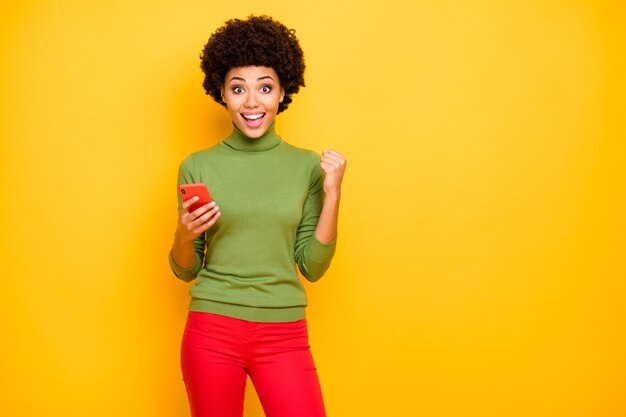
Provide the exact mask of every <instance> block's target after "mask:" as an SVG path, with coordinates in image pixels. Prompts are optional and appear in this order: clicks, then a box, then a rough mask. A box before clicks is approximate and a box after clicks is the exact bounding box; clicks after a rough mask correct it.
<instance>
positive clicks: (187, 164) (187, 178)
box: [169, 157, 205, 282]
mask: <svg viewBox="0 0 626 417" xmlns="http://www.w3.org/2000/svg"><path fill="white" fill-rule="evenodd" d="M192 162H193V161H192V160H191V157H189V158H187V159H185V160H184V161H183V162H182V163H181V164H180V168H179V169H178V184H193V183H195V182H196V181H195V180H194V176H193V173H192V170H191V167H192V166H193V165H192ZM177 195H178V193H177ZM182 203H183V201H182V199H181V198H180V196H178V210H179V211H180V206H181V205H182ZM193 245H194V247H195V251H196V260H195V262H194V264H193V266H191V267H190V268H182V267H180V266H179V265H178V264H176V262H175V261H174V258H173V257H172V251H171V250H170V253H169V263H170V268H171V269H172V272H174V275H176V276H177V277H178V278H180V279H182V280H183V281H186V282H189V281H191V280H193V279H194V278H195V277H196V276H197V275H198V272H200V268H202V263H203V262H204V249H205V237H204V233H203V234H201V235H200V236H198V237H197V238H195V239H194V241H193Z"/></svg>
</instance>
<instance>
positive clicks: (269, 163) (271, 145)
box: [169, 123, 335, 322]
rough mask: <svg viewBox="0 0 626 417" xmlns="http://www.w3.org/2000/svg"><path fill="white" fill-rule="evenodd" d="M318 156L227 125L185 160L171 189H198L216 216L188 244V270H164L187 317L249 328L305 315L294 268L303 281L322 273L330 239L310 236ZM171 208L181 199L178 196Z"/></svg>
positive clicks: (317, 194) (320, 194) (319, 179)
mask: <svg viewBox="0 0 626 417" xmlns="http://www.w3.org/2000/svg"><path fill="white" fill-rule="evenodd" d="M319 164H320V157H319V156H318V155H316V154H315V153H313V152H312V151H308V150H304V149H300V148H296V147H295V146H293V145H290V144H288V143H287V142H285V141H283V140H282V139H281V138H280V136H278V135H277V134H276V133H275V132H274V123H272V126H271V127H270V128H269V129H268V131H267V132H266V133H265V134H264V135H263V136H261V137H260V138H257V139H251V138H248V137H247V136H245V135H244V134H243V133H242V132H241V131H240V130H239V129H238V128H237V127H236V126H235V125H233V132H232V133H231V134H230V135H229V136H228V137H227V138H226V139H224V140H223V141H222V142H220V143H218V144H216V145H214V146H212V147H210V148H208V149H205V150H202V151H199V152H196V153H194V154H191V155H190V156H188V157H187V158H186V159H185V160H184V161H183V162H182V163H181V165H180V169H179V175H178V183H179V184H189V183H205V184H206V185H207V188H208V189H209V192H210V193H211V197H213V200H214V201H215V202H216V203H217V205H218V206H219V207H220V211H221V213H222V215H221V216H220V218H219V219H218V221H217V222H216V223H215V224H214V225H213V226H212V227H211V228H210V229H209V230H207V231H206V232H205V233H204V234H202V235H200V237H198V238H196V240H195V241H194V244H195V249H196V261H195V264H194V265H193V266H192V267H191V268H188V269H185V268H181V267H179V266H178V265H177V264H176V263H175V262H174V260H173V258H172V255H171V253H170V256H169V260H170V266H171V268H172V271H173V272H174V274H176V276H177V277H178V278H180V279H182V280H184V281H191V280H192V279H193V278H194V277H197V280H196V283H195V284H194V285H193V286H192V287H191V288H190V289H189V293H190V295H191V302H190V305H189V309H190V310H191V311H204V312H208V313H214V314H220V315H224V316H230V317H235V318H239V319H243V320H248V321H257V322H287V321H295V320H301V319H303V318H304V317H305V312H304V308H305V306H306V305H307V298H306V293H305V290H304V287H303V285H302V283H301V282H300V279H299V278H298V275H297V273H296V263H297V265H298V268H299V269H300V271H301V272H302V275H303V276H304V277H305V278H306V279H308V280H309V281H312V282H314V281H317V280H318V279H319V278H321V276H322V275H323V274H324V272H325V271H326V269H327V268H328V266H329V265H330V261H331V259H332V257H333V254H334V252H335V241H333V242H330V243H328V244H324V243H321V242H320V241H318V240H317V239H316V238H315V235H314V234H313V232H314V230H315V227H316V226H317V221H318V219H319V215H320V211H321V209H322V204H323V200H324V191H323V188H322V185H323V182H324V180H323V174H322V170H321V168H320V165H319ZM178 201H179V205H180V204H181V200H180V198H179V200H178Z"/></svg>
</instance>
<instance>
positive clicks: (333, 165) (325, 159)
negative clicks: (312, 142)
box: [320, 149, 347, 172]
mask: <svg viewBox="0 0 626 417" xmlns="http://www.w3.org/2000/svg"><path fill="white" fill-rule="evenodd" d="M320 162H321V163H320V166H321V167H322V169H324V171H326V172H328V171H329V170H343V169H345V165H346V163H347V160H346V158H344V157H343V156H342V155H341V154H340V153H339V152H337V151H335V150H333V149H330V150H328V151H322V158H321V161H320Z"/></svg>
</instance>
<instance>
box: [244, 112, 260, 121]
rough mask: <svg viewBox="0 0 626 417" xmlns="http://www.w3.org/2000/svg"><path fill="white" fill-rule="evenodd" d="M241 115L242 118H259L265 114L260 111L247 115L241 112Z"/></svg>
mask: <svg viewBox="0 0 626 417" xmlns="http://www.w3.org/2000/svg"><path fill="white" fill-rule="evenodd" d="M242 116H243V117H244V119H248V120H257V119H260V118H261V117H263V116H265V114H263V113H261V114H249V115H245V114H242Z"/></svg>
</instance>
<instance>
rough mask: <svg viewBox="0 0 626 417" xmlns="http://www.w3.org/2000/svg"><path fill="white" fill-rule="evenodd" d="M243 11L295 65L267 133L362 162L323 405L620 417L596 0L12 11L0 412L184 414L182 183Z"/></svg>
mask: <svg viewBox="0 0 626 417" xmlns="http://www.w3.org/2000/svg"><path fill="white" fill-rule="evenodd" d="M250 13H256V14H261V13H266V14H270V15H272V16H274V17H275V18H277V19H278V20H280V21H282V22H284V23H285V24H287V25H288V26H289V27H293V28H296V30H297V35H298V37H299V38H300V41H301V44H302V47H303V49H304V51H305V57H306V62H307V73H306V82H307V87H306V88H305V89H304V90H302V92H301V93H300V94H299V95H297V96H296V97H295V100H294V102H293V104H292V105H291V108H290V109H289V110H288V111H287V112H285V113H284V114H281V115H280V116H279V117H278V119H277V120H278V122H277V130H278V132H279V133H280V134H281V135H282V136H283V137H284V138H285V139H287V140H288V141H290V142H291V143H293V144H295V145H297V146H300V147H305V148H310V149H314V150H316V151H318V152H319V151H321V150H322V149H326V148H328V147H333V148H335V149H337V150H339V151H341V152H342V153H344V154H345V155H346V156H347V157H348V160H349V162H348V171H347V174H346V177H345V180H344V192H343V202H342V208H341V215H340V216H341V218H340V231H339V233H340V237H339V247H338V252H337V254H336V257H335V260H334V263H333V266H332V267H331V269H330V271H329V272H328V273H327V275H326V276H325V277H324V278H323V279H322V280H321V281H319V282H318V283H316V284H310V283H307V284H306V287H307V290H308V294H309V301H310V307H309V309H308V320H309V330H310V336H311V344H312V351H313V354H314V357H315V360H316V364H317V368H318V371H319V375H320V379H321V382H322V387H323V391H324V396H325V401H326V405H327V410H328V414H329V416H335V417H339V416H360V417H361V416H372V417H374V416H376V417H379V416H432V417H444V416H455V417H457V416H481V417H487V416H494V417H495V416H498V417H500V416H534V417H543V416H546V417H547V416H568V417H577V416H593V417H597V416H602V417H609V416H616V417H617V416H624V415H626V399H625V397H624V392H625V387H626V356H625V354H624V352H625V350H626V336H625V334H626V320H625V317H626V307H624V298H625V296H626V283H625V278H626V267H625V262H624V258H625V256H624V252H625V249H626V243H625V242H626V238H625V232H626V227H625V226H626V222H625V220H624V214H625V213H626V210H625V209H626V205H625V197H624V188H625V186H626V173H625V168H624V167H625V164H626V157H625V155H626V152H625V151H626V147H625V144H624V142H625V139H626V127H625V114H626V113H625V112H626V100H625V97H626V85H625V81H624V74H625V73H626V60H625V51H626V42H625V39H626V6H625V5H624V2H622V1H591V0H588V1H556V0H546V1H519V2H502V1H496V0H491V1H490V0H482V1H440V2H434V1H405V2H375V3H367V2H362V1H356V0H351V1H346V2H340V1H336V0H335V1H330V0H319V1H311V2H293V1H286V0H283V1H266V2H264V3H259V2H256V1H254V2H253V1H236V2H235V1H224V2H219V3H218V2H209V1H202V2H201V1H183V2H174V1H162V0H160V1H159V0H152V1H141V2H140V1H137V2H129V1H121V0H115V1H106V2H105V1H101V2H88V1H78V0H75V1H74V0H57V1H53V0H39V1H35V0H32V1H24V2H12V3H10V4H6V5H4V6H3V11H2V13H1V14H0V28H1V29H0V33H1V41H0V42H1V43H0V47H1V53H0V91H1V93H2V94H1V102H0V135H1V139H2V141H1V148H0V169H1V178H2V194H3V198H2V211H3V216H2V226H1V227H2V229H1V230H2V231H1V235H2V247H1V252H2V267H3V274H2V275H3V279H2V281H3V284H2V290H1V294H2V296H1V297H2V299H1V300H0V314H1V317H2V321H1V323H2V328H1V331H2V333H1V334H2V343H1V345H0V346H1V347H0V364H1V369H0V375H1V378H2V387H1V388H2V389H1V390H0V415H2V416H64V417H71V416H81V417H82V416H87V415H88V416H91V417H97V416H150V417H160V416H163V417H165V416H168V417H169V416H188V415H189V411H188V405H187V399H186V394H185V390H184V385H183V381H182V376H181V374H180V368H179V346H180V336H181V334H182V330H183V326H184V320H185V317H186V308H187V302H188V294H187V291H188V287H189V284H186V283H184V282H182V281H179V280H177V279H176V278H174V276H173V275H172V274H171V273H170V271H169V268H168V265H167V258H166V255H167V251H168V249H169V246H170V243H171V239H172V235H173V232H174V227H175V221H176V197H175V195H176V194H175V192H176V191H175V180H176V171H177V167H178V164H179V162H180V161H181V160H182V158H183V157H185V156H186V155H187V154H189V153H191V152H193V151H196V150H199V149H201V148H204V147H207V146H209V145H212V144H214V143H216V142H217V141H219V140H220V139H221V138H222V137H223V136H224V135H225V134H226V133H228V131H229V129H230V124H229V119H228V115H227V113H226V112H225V111H224V110H223V109H222V108H221V107H219V106H218V105H217V104H215V103H213V102H212V101H211V100H210V98H208V97H207V96H205V95H204V93H203V90H202V86H201V83H202V74H201V72H200V70H199V67H198V65H199V59H198V55H199V53H200V50H201V48H202V46H203V45H204V43H205V42H206V40H207V39H208V36H209V35H210V33H211V32H212V31H213V30H214V29H215V28H216V27H218V26H219V25H221V24H222V23H223V22H224V21H225V20H226V19H228V18H231V17H245V16H247V15H248V14H250ZM247 393H248V395H247V398H246V406H245V407H246V416H247V417H250V416H256V417H259V416H262V410H261V408H260V405H259V403H258V399H257V398H256V394H255V393H254V389H253V387H252V385H251V383H250V382H248V391H247Z"/></svg>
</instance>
